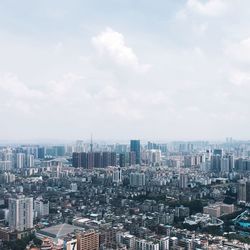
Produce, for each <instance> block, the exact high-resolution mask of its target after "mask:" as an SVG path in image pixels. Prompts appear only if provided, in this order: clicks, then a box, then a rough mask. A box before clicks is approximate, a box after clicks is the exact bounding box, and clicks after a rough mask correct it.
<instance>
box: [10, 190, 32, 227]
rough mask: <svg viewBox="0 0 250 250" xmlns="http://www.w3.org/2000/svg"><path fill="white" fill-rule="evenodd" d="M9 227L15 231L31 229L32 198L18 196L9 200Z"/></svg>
mask: <svg viewBox="0 0 250 250" xmlns="http://www.w3.org/2000/svg"><path fill="white" fill-rule="evenodd" d="M9 227H10V229H12V230H17V231H24V230H26V229H31V228H33V198H31V197H25V196H24V195H19V196H16V197H15V198H10V199H9Z"/></svg>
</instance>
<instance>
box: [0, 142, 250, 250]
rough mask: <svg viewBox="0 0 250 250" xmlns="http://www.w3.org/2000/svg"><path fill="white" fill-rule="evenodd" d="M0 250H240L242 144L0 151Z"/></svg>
mask: <svg viewBox="0 0 250 250" xmlns="http://www.w3.org/2000/svg"><path fill="white" fill-rule="evenodd" d="M0 171H1V174H0V180H1V186H0V187H1V189H0V206H1V209H0V216H1V217H0V223H1V224H0V225H1V227H0V239H1V243H0V244H1V245H0V247H1V249H33V250H35V249H42V250H45V249H46V250H47V249H51V250H52V249H55V250H59V249H67V250H68V249H80V250H85V249H93V250H94V249H124V250H125V249H134V250H142V249H149V250H167V249H188V250H191V249H249V247H250V238H249V235H250V195H249V194H250V178H249V177H250V176H249V173H250V141H236V140H234V139H232V138H227V139H226V140H225V141H224V142H208V141H190V142H184V141H173V142H166V143H158V142H150V141H148V142H141V141H140V140H138V139H135V140H130V141H129V142H128V143H124V144H121V143H114V144H106V143H105V144H104V143H98V142H95V141H94V140H93V139H92V137H91V139H90V140H89V141H87V140H77V141H76V142H74V143H72V144H67V145H54V144H50V145H29V144H28V145H2V146H1V148H0Z"/></svg>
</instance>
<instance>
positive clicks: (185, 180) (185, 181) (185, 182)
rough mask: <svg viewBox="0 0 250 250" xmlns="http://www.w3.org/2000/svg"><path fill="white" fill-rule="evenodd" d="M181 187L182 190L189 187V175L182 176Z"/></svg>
mask: <svg viewBox="0 0 250 250" xmlns="http://www.w3.org/2000/svg"><path fill="white" fill-rule="evenodd" d="M179 186H180V188H182V189H185V188H187V187H188V176H187V174H184V173H181V174H180V182H179Z"/></svg>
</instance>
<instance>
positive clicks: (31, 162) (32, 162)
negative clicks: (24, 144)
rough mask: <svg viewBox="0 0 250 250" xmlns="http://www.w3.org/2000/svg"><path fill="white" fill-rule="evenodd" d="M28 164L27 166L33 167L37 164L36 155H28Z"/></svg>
mask: <svg viewBox="0 0 250 250" xmlns="http://www.w3.org/2000/svg"><path fill="white" fill-rule="evenodd" d="M26 166H27V168H33V167H34V166H35V159H34V155H27V157H26Z"/></svg>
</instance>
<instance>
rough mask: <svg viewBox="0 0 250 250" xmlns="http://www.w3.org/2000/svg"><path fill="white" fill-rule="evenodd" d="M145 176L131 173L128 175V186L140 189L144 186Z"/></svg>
mask: <svg viewBox="0 0 250 250" xmlns="http://www.w3.org/2000/svg"><path fill="white" fill-rule="evenodd" d="M145 182H146V181H145V174H144V173H131V174H130V186H132V187H140V186H145V184H146V183H145Z"/></svg>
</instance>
